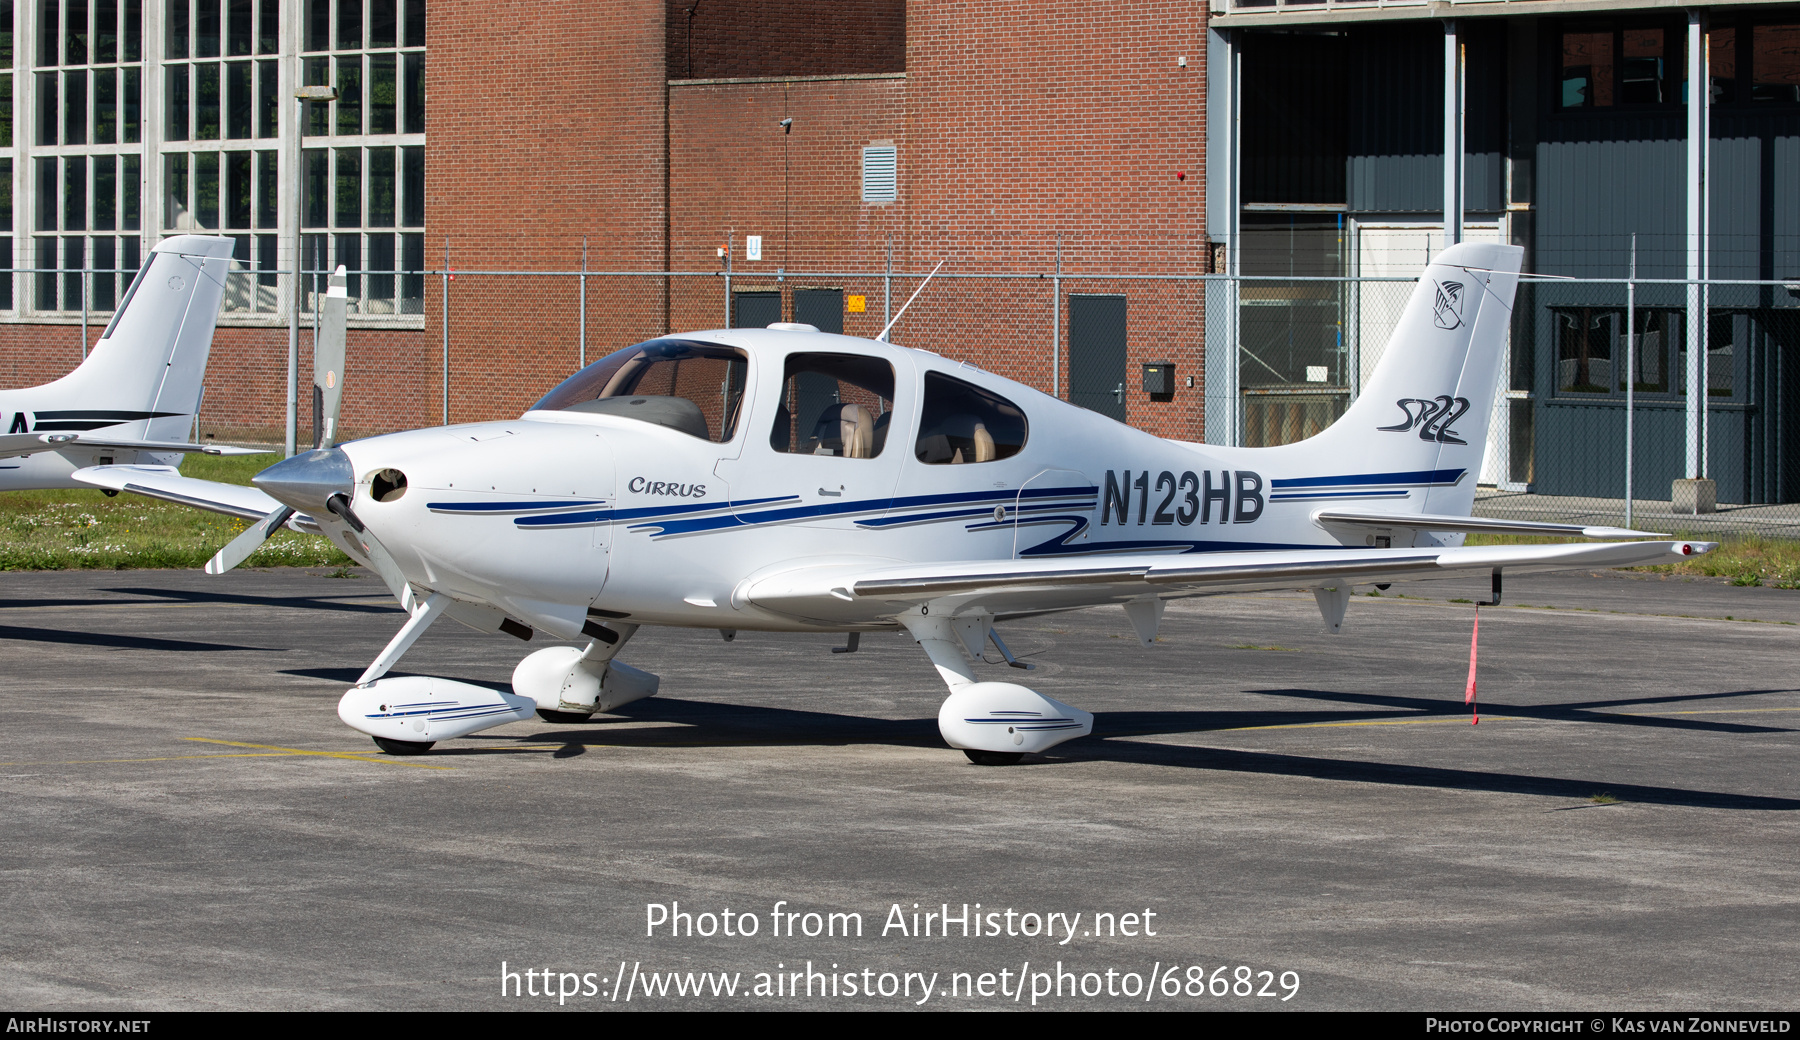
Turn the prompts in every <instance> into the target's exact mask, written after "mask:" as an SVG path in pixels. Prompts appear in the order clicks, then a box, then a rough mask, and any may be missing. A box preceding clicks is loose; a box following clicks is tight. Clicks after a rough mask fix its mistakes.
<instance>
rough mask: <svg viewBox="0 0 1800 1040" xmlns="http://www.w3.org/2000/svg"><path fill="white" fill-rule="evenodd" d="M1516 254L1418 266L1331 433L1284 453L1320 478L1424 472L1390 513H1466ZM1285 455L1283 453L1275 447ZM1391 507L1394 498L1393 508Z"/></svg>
mask: <svg viewBox="0 0 1800 1040" xmlns="http://www.w3.org/2000/svg"><path fill="white" fill-rule="evenodd" d="M1523 257H1524V250H1522V249H1520V248H1519V247H1518V246H1509V245H1500V244H1497V243H1487V242H1465V243H1463V244H1460V245H1455V246H1451V247H1450V248H1449V249H1446V250H1444V251H1443V252H1442V253H1440V254H1438V256H1437V257H1436V258H1435V259H1434V260H1433V261H1432V262H1431V263H1430V264H1429V265H1427V266H1426V268H1425V272H1424V274H1422V275H1421V276H1420V278H1419V284H1418V287H1417V288H1416V289H1414V290H1413V294H1412V298H1411V299H1410V300H1408V301H1407V304H1406V309H1405V311H1404V312H1402V314H1401V317H1400V321H1399V323H1398V324H1396V325H1395V327H1394V333H1393V335H1392V336H1391V337H1390V338H1389V340H1388V343H1387V348H1386V350H1384V351H1383V352H1382V355H1381V362H1380V364H1379V365H1377V366H1376V368H1375V372H1374V375H1373V376H1371V377H1370V379H1369V382H1368V384H1367V385H1366V386H1365V387H1363V390H1362V394H1361V395H1360V396H1359V397H1358V398H1357V400H1356V403H1355V404H1353V405H1351V406H1350V410H1349V411H1347V412H1345V413H1344V415H1343V416H1342V417H1341V418H1339V419H1338V421H1337V422H1335V423H1333V424H1332V425H1331V426H1330V428H1329V429H1326V430H1325V431H1324V432H1322V433H1320V434H1319V435H1318V436H1317V437H1314V438H1312V439H1311V440H1307V441H1302V442H1300V443H1299V444H1295V445H1291V446H1289V447H1288V449H1285V450H1293V451H1299V452H1306V453H1308V454H1311V455H1313V457H1314V458H1313V460H1310V461H1309V467H1317V468H1318V471H1319V472H1337V473H1345V474H1351V473H1359V474H1362V473H1373V472H1377V471H1378V472H1380V473H1409V474H1421V473H1429V474H1432V476H1431V478H1430V479H1419V480H1411V481H1407V483H1412V484H1414V485H1419V484H1423V485H1427V487H1426V489H1425V491H1424V493H1423V494H1414V495H1409V496H1408V497H1407V499H1406V500H1405V504H1404V505H1403V506H1401V507H1400V508H1399V509H1398V510H1396V511H1403V512H1423V513H1441V514H1455V515H1466V514H1467V513H1468V512H1469V510H1470V508H1471V507H1472V506H1473V504H1474V501H1475V482H1476V480H1477V479H1478V478H1479V477H1480V475H1481V462H1482V456H1483V454H1484V452H1485V451H1486V446H1487V435H1488V423H1489V421H1490V419H1491V417H1492V415H1493V412H1494V398H1495V395H1496V394H1497V393H1499V390H1500V376H1501V369H1502V367H1503V364H1504V362H1505V359H1506V343H1507V336H1508V334H1509V331H1510V329H1511V325H1512V307H1513V292H1514V290H1515V289H1516V288H1517V286H1518V281H1519V264H1520V262H1521V260H1522V259H1523ZM1273 450H1284V449H1273ZM1396 501H1397V500H1396Z"/></svg>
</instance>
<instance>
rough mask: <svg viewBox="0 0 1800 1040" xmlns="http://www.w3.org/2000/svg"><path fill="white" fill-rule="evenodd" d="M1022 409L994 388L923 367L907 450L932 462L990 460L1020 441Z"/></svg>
mask: <svg viewBox="0 0 1800 1040" xmlns="http://www.w3.org/2000/svg"><path fill="white" fill-rule="evenodd" d="M1025 433H1026V423H1025V413H1024V412H1023V411H1021V410H1020V409H1019V406H1018V405H1016V404H1013V403H1012V402H1011V401H1008V400H1007V399H1006V398H1004V397H1001V396H1000V395H999V394H996V393H991V392H989V391H987V390H983V389H982V388H980V387H978V386H975V385H973V384H971V383H965V382H963V381H962V380H960V379H954V378H952V377H950V376H947V375H944V374H942V373H939V372H927V373H925V400H924V404H923V408H922V413H921V415H920V417H919V439H918V441H917V442H916V443H915V444H914V445H913V454H915V455H917V456H918V459H919V461H920V462H923V463H926V464H927V465H932V466H954V465H960V464H962V463H967V462H994V461H997V460H999V459H1007V458H1011V457H1012V456H1014V455H1017V454H1018V453H1019V452H1020V450H1022V449H1023V448H1024V447H1025Z"/></svg>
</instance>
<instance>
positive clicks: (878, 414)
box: [769, 354, 894, 459]
mask: <svg viewBox="0 0 1800 1040" xmlns="http://www.w3.org/2000/svg"><path fill="white" fill-rule="evenodd" d="M893 417H894V366H892V365H890V364H888V363H887V362H886V361H883V360H882V359H880V358H872V357H864V356H862V355H860V354H789V355H788V359H787V365H786V366H785V369H784V373H783V376H782V387H781V404H780V406H779V407H777V408H776V409H775V422H774V425H773V426H772V427H771V428H770V430H769V447H771V448H774V449H775V450H776V451H779V452H783V453H786V454H790V455H836V456H838V457H839V458H846V459H872V458H874V457H876V456H877V455H880V454H881V449H882V448H884V447H886V446H887V434H888V424H889V421H890V420H892V419H893Z"/></svg>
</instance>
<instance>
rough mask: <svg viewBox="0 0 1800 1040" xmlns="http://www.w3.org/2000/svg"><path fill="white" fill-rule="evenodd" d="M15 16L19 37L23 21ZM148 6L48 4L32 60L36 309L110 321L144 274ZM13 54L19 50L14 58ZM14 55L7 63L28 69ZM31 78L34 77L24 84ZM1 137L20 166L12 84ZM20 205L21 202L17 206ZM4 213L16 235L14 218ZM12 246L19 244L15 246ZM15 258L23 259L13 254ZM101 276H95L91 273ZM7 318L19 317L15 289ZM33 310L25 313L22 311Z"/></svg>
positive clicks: (82, 0) (116, 1)
mask: <svg viewBox="0 0 1800 1040" xmlns="http://www.w3.org/2000/svg"><path fill="white" fill-rule="evenodd" d="M14 6H15V5H13V4H5V5H4V9H3V10H0V18H3V19H4V21H5V24H7V25H8V26H9V27H10V26H11V25H12V24H13V16H14V14H15V11H14ZM143 25H144V9H143V0H38V2H37V8H36V29H35V32H34V34H33V35H34V36H35V39H34V40H33V46H32V47H31V49H30V54H29V57H30V58H31V70H32V71H31V72H30V76H29V80H28V82H29V84H30V89H31V91H32V94H33V99H32V105H31V108H32V116H33V119H32V125H33V129H32V133H31V140H30V143H29V151H30V167H29V170H30V185H29V190H30V191H31V194H32V197H33V205H32V207H31V209H32V216H31V230H30V236H31V237H30V241H31V250H30V254H29V259H28V261H27V262H28V265H29V266H30V267H32V268H35V269H36V273H35V274H34V275H33V276H32V278H31V285H32V289H31V293H30V301H29V304H30V309H31V310H33V311H38V312H63V313H74V312H79V311H108V310H111V309H112V308H113V307H114V305H115V303H116V301H117V299H118V294H119V291H120V289H121V288H122V287H123V285H124V284H126V283H127V282H128V281H129V280H130V277H131V274H132V272H133V271H135V270H136V268H137V266H138V263H139V260H140V256H141V251H142V238H141V234H140V232H141V230H142V227H141V225H142V214H141V209H142V208H141V206H140V205H139V200H140V198H141V194H142V193H141V187H140V185H141V183H142V176H141V174H142V162H143V140H142V138H143V133H142V126H143V121H142V111H141V110H142V107H143V58H144V38H143ZM8 49H9V50H10V48H8ZM11 57H12V56H11V55H10V54H9V55H7V60H3V61H0V64H4V65H5V66H8V67H16V66H15V63H14V62H13V61H12V60H10V59H11ZM21 78H23V77H21ZM7 79H8V80H9V82H8V84H7V89H6V90H5V91H4V93H5V95H6V102H7V108H8V109H9V111H8V113H7V118H6V120H5V130H4V132H3V133H0V138H3V139H4V141H5V145H3V146H0V151H4V152H5V153H6V154H7V155H9V156H11V158H8V159H6V160H5V163H6V166H7V167H9V168H8V169H7V170H5V171H4V173H5V174H6V175H7V176H6V181H7V183H8V185H9V186H10V183H11V177H10V174H11V169H10V167H11V166H12V165H13V163H14V162H15V161H19V160H18V157H17V155H16V153H17V152H18V151H19V150H20V149H19V148H18V147H17V145H20V144H24V143H25V142H17V143H15V142H14V141H13V139H12V133H11V130H12V119H11V112H10V108H11V102H12V99H13V97H14V93H13V91H12V89H11V87H12V83H11V82H10V80H11V77H7ZM9 201H10V200H9ZM0 208H4V210H5V213H4V217H5V228H4V230H6V231H9V232H10V231H12V221H11V211H12V207H11V206H10V205H7V206H5V207H0ZM9 244H10V243H9ZM7 255H8V256H11V255H13V254H12V252H11V250H10V249H8V250H7ZM84 271H87V272H91V273H88V274H84V273H83V272H84ZM0 282H5V283H6V286H5V288H6V289H7V290H8V292H7V293H6V296H7V297H8V298H7V299H6V300H5V301H4V304H5V306H4V308H3V309H8V310H12V309H15V308H16V302H15V300H14V299H12V298H11V296H12V294H11V292H10V290H11V289H12V286H11V279H10V278H0ZM18 302H23V301H18Z"/></svg>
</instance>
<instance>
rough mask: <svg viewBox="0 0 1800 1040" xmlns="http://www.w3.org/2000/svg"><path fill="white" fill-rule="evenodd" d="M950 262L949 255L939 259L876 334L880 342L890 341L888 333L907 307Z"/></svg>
mask: <svg viewBox="0 0 1800 1040" xmlns="http://www.w3.org/2000/svg"><path fill="white" fill-rule="evenodd" d="M949 262H950V258H949V257H945V258H944V259H942V260H939V261H938V265H937V267H934V268H932V269H931V273H930V274H928V275H926V276H925V280H924V281H922V282H920V283H919V287H918V288H917V289H914V290H913V294H912V295H911V296H908V297H907V298H906V302H905V303H903V304H901V305H900V310H899V311H898V312H897V313H896V314H895V315H894V318H893V320H892V321H890V322H888V323H887V325H886V326H885V327H884V328H882V330H881V331H880V332H878V333H876V334H875V339H876V340H878V341H879V342H882V343H886V342H887V341H888V338H887V337H888V333H889V332H891V331H893V328H894V325H895V324H896V323H898V322H899V321H900V315H902V314H905V313H906V308H908V307H911V306H912V305H913V301H914V300H916V299H918V298H919V294H920V293H922V292H924V291H925V287H926V286H927V285H930V284H931V279H932V278H934V277H936V275H937V273H938V271H939V270H941V269H942V268H943V266H944V265H945V264H947V263H949Z"/></svg>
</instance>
